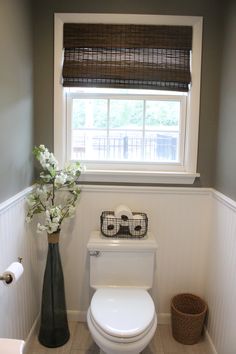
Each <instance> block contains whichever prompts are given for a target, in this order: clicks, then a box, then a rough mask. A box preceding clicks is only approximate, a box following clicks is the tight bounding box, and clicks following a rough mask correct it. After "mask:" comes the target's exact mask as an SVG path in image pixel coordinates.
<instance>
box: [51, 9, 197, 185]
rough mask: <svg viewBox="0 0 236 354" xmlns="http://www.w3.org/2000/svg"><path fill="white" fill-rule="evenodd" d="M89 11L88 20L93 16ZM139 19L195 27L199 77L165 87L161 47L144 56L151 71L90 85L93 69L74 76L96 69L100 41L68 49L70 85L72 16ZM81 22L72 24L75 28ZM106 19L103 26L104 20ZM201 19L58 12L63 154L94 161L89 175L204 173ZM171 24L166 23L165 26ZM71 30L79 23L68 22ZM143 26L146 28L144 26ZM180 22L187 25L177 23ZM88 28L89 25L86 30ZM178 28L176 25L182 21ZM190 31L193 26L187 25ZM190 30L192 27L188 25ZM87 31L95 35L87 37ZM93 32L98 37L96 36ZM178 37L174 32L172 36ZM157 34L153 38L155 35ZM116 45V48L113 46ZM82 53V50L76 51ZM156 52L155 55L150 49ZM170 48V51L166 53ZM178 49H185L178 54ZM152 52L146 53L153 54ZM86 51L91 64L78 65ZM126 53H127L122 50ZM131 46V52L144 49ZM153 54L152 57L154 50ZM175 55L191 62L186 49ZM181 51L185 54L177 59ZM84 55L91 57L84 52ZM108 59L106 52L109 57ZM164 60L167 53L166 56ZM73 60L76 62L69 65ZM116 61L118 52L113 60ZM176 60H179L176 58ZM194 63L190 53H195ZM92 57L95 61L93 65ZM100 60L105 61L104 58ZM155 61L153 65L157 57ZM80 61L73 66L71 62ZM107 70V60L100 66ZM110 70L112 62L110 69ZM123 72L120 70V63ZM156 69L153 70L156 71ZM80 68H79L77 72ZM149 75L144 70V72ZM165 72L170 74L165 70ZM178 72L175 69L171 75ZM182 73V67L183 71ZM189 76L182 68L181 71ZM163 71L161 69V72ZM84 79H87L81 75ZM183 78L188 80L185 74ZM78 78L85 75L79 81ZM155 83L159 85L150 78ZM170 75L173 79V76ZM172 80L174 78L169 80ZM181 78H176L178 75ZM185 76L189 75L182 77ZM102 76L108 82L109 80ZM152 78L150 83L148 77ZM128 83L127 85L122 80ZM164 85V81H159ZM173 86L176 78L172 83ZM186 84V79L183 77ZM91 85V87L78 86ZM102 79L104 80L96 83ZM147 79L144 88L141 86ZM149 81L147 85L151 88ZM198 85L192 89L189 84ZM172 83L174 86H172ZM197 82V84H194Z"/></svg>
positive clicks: (106, 178)
mask: <svg viewBox="0 0 236 354" xmlns="http://www.w3.org/2000/svg"><path fill="white" fill-rule="evenodd" d="M86 16H87V19H86ZM111 20H113V21H112V23H113V22H115V23H120V21H121V23H122V21H123V22H124V23H130V21H131V23H136V24H139V23H141V24H149V23H151V25H154V24H156V23H160V24H161V25H163V24H167V25H171V24H173V25H175V26H176V25H177V26H179V25H180V24H182V25H184V26H192V27H191V28H193V44H192V53H191V54H192V57H191V61H192V63H191V64H192V65H191V66H192V69H191V75H192V78H193V79H192V83H191V85H189V82H190V81H189V80H191V77H190V76H189V74H188V73H187V75H186V74H185V76H184V80H182V79H181V80H182V81H185V82H186V84H184V85H183V86H179V87H177V88H176V83H171V88H169V87H165V90H161V89H160V88H161V87H162V85H163V84H162V82H159V81H158V80H157V79H156V78H154V80H153V78H152V76H155V75H152V72H156V71H157V70H158V69H157V68H154V69H152V70H151V71H150V70H149V69H150V60H152V59H150V58H151V56H152V58H153V56H154V55H158V53H157V51H156V52H155V53H154V54H153V49H152V50H151V51H150V50H149V51H148V52H147V51H145V53H143V52H142V53H141V54H140V53H139V54H138V55H139V56H140V57H142V58H148V59H144V60H143V59H142V60H143V61H144V62H145V63H147V62H148V65H146V64H145V65H146V67H145V68H144V70H145V72H146V74H145V75H147V76H145V79H142V80H143V81H142V85H140V82H141V81H140V77H135V79H134V80H132V82H131V80H130V78H129V76H127V73H126V72H125V70H123V68H122V70H123V71H124V72H125V73H124V74H120V76H119V77H121V75H123V77H122V80H123V82H122V85H123V86H124V83H125V84H127V82H128V86H127V87H126V86H125V87H126V88H123V89H121V88H119V86H120V81H119V82H118V81H115V80H113V86H114V87H118V88H107V86H106V85H107V83H106V80H104V78H98V79H97V80H100V88H94V87H89V84H88V81H89V82H91V86H93V84H94V83H93V82H92V81H91V79H90V76H88V78H86V79H84V78H83V79H80V78H79V79H77V78H76V79H75V80H74V79H73V78H71V70H72V71H73V76H75V75H74V72H75V71H76V72H78V71H80V76H81V71H83V72H84V70H87V71H89V72H88V74H86V75H90V71H91V70H94V63H93V61H90V62H89V60H88V58H89V59H91V60H94V58H96V57H97V56H99V57H102V55H104V51H103V53H102V54H101V53H100V48H99V52H98V49H97V48H96V49H92V51H93V53H92V54H91V52H89V53H88V48H86V54H85V53H82V52H81V48H79V51H78V50H77V49H76V51H75V50H74V49H71V48H70V44H69V45H68V46H69V48H68V50H67V52H66V53H65V62H64V68H63V76H64V80H65V81H66V84H64V86H70V87H69V88H68V87H64V88H63V87H62V85H61V83H59V78H60V77H61V75H62V47H61V39H62V36H63V24H64V23H83V22H85V23H89V22H90V23H94V22H96V23H98V24H99V23H100V22H102V23H106V22H107V23H109V22H110V21H111ZM73 26H74V25H72V27H73ZM99 26H100V25H99ZM201 26H202V21H201V18H198V17H178V16H171V17H166V16H146V15H122V16H120V15H98V14H96V15H95V14H93V15H91V14H90V16H88V14H83V16H82V14H80V15H79V14H58V15H56V16H55V82H54V86H55V102H54V111H55V112H54V114H55V120H54V124H55V135H54V141H55V154H56V156H57V158H58V159H59V161H61V162H62V163H63V162H64V161H65V160H76V159H78V160H80V161H84V163H85V165H86V173H85V174H84V175H83V179H84V180H85V181H102V182H113V181H114V182H118V181H119V182H144V183H149V182H151V183H155V182H156V183H192V182H193V181H194V178H195V177H196V176H197V175H198V174H197V173H196V161H197V141H198V120H199V117H198V115H199V96H200V95H199V87H200V59H201ZM162 27H163V26H162ZM68 28H69V29H70V28H71V26H68ZM137 28H139V27H138V26H137ZM177 28H179V27H177ZM86 30H87V29H86ZM175 31H176V28H175ZM187 31H188V28H187ZM188 32H189V31H188ZM85 37H87V34H86V36H85ZM92 37H93V36H92ZM172 37H173V35H172ZM151 40H152V39H151ZM107 51H109V48H108V49H107ZM75 52H76V53H75ZM150 53H151V54H150ZM163 53H164V54H163ZM176 53H177V54H176ZM113 54H114V53H113V52H112V53H106V54H105V55H104V58H108V57H109V61H111V60H112V58H113V57H112V55H113ZM144 54H145V55H146V57H145V55H144ZM84 55H86V58H87V59H86V60H87V62H86V65H85V68H81V65H80V66H78V68H77V67H76V65H75V62H74V59H73V58H74V57H73V56H76V58H78V57H79V58H81V56H84ZM121 55H123V53H122V54H121ZM136 55H137V53H136V52H135V53H131V54H130V50H129V57H132V56H134V57H135V56H136ZM163 55H164V56H166V58H167V59H166V60H168V61H169V62H171V61H173V59H170V58H171V57H170V55H172V56H173V54H170V51H168V50H162V51H161V61H163V60H164V59H163ZM148 56H149V57H150V58H149V57H148ZM174 56H175V60H176V62H177V64H178V65H180V62H181V63H182V62H184V63H185V62H186V56H185V54H184V59H183V53H181V54H179V51H178V50H175V54H174ZM176 56H177V59H176ZM83 60H84V59H83ZM106 60H108V59H102V61H101V63H102V64H103V62H105V61H106ZM158 60H159V59H158ZM70 61H71V62H72V63H73V66H72V67H67V64H68V63H69V65H70ZM113 62H114V59H113ZM176 62H175V66H178V65H176ZM188 62H189V59H188ZM91 63H92V65H90V64H91ZM99 65H100V64H99ZM151 65H153V64H151ZM71 68H72V69H71ZM96 70H97V72H101V67H99V68H96ZM103 70H104V69H103ZM115 71H117V69H115ZM150 74H151V75H150ZM76 75H77V74H76ZM142 75H143V74H142ZM161 75H162V73H161ZM168 75H169V76H170V73H169V74H168ZM178 75H179V74H178ZM181 75H182V73H181ZM157 77H158V78H159V77H160V75H157ZM78 80H79V81H78ZM181 80H180V81H181ZM74 81H77V82H76V83H75V84H74ZM153 81H155V83H154V85H155V88H156V87H157V89H155V90H153V89H150V87H148V89H147V87H145V85H149V84H150V82H151V85H153ZM167 81H168V80H167ZM169 81H171V80H169ZM174 81H175V80H174ZM182 81H181V82H182ZM101 83H102V84H101ZM144 83H145V84H144ZM122 85H121V87H122ZM158 85H159V86H158ZM168 85H169V83H168ZM181 85H182V83H181ZM73 86H86V87H73ZM94 86H97V85H96V84H95V85H94ZM139 86H141V87H142V89H137V87H139ZM143 87H144V88H143ZM189 88H190V89H189ZM168 89H171V90H172V91H167V90H168ZM188 89H189V91H188Z"/></svg>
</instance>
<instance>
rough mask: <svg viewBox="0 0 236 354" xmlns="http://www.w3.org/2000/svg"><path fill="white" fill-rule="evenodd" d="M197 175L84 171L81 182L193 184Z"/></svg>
mask: <svg viewBox="0 0 236 354" xmlns="http://www.w3.org/2000/svg"><path fill="white" fill-rule="evenodd" d="M196 177H200V174H199V173H190V172H161V171H158V172H157V171H121V170H86V171H84V172H83V173H82V174H81V177H80V181H81V182H103V183H142V184H147V183H157V184H193V183H194V180H195V178H196Z"/></svg>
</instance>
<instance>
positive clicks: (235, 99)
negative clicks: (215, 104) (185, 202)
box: [214, 1, 236, 200]
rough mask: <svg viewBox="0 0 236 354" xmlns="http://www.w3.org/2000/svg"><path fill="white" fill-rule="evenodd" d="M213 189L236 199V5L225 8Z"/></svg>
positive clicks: (232, 4) (233, 3) (233, 2)
mask: <svg viewBox="0 0 236 354" xmlns="http://www.w3.org/2000/svg"><path fill="white" fill-rule="evenodd" d="M223 53H224V54H223V60H222V72H221V95H220V114H219V126H218V139H217V140H218V144H217V150H216V156H217V160H216V174H215V177H216V178H215V183H214V187H215V188H216V189H217V190H219V191H220V192H222V193H224V194H225V195H227V196H229V197H231V198H233V199H234V200H236V96H235V93H236V67H235V65H236V3H235V1H232V2H231V4H229V5H228V7H227V9H226V16H225V33H224V47H223Z"/></svg>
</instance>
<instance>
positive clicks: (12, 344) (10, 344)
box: [0, 338, 25, 354]
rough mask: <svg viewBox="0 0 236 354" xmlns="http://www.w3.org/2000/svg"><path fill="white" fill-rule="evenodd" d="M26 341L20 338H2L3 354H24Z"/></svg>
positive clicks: (0, 340)
mask: <svg viewBox="0 0 236 354" xmlns="http://www.w3.org/2000/svg"><path fill="white" fill-rule="evenodd" d="M24 344H25V342H24V341H23V340H19V339H8V338H0V353H1V354H23V348H24Z"/></svg>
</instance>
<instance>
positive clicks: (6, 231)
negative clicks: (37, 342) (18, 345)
mask: <svg viewBox="0 0 236 354" xmlns="http://www.w3.org/2000/svg"><path fill="white" fill-rule="evenodd" d="M30 190H31V188H29V189H26V190H24V191H22V192H21V193H19V194H17V195H16V196H14V197H13V198H11V199H9V200H7V201H6V202H4V203H2V204H0V273H2V272H4V270H5V269H6V268H7V267H8V266H9V265H10V264H11V263H12V262H15V261H17V258H18V257H22V258H23V260H22V264H23V267H24V273H23V275H22V276H21V278H20V279H19V280H18V281H17V282H16V283H15V284H14V285H13V284H12V285H10V286H8V287H6V286H5V285H4V284H3V282H0V337H4V338H5V337H6V338H7V337H8V338H16V339H26V338H27V336H28V335H29V333H30V330H31V329H32V326H33V324H34V322H35V320H36V318H37V316H38V313H39V301H40V292H39V288H40V287H41V278H42V276H41V273H42V266H43V263H44V259H42V254H43V255H44V254H45V246H46V245H45V243H44V242H43V241H42V240H39V239H38V240H36V235H34V234H33V233H32V232H31V227H29V226H28V225H26V223H25V195H26V194H27V193H28V192H29V191H30ZM43 258H45V257H44V256H43Z"/></svg>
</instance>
